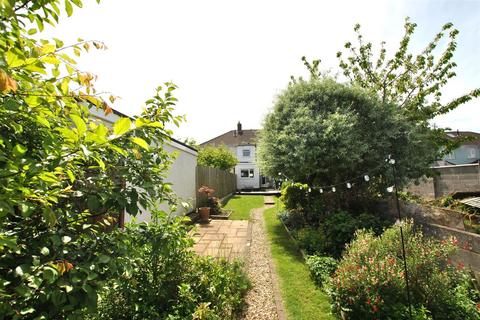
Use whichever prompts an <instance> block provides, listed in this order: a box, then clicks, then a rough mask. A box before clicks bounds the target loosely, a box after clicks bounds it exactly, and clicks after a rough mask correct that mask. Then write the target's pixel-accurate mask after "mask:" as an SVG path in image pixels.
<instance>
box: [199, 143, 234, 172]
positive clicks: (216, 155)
mask: <svg viewBox="0 0 480 320" xmlns="http://www.w3.org/2000/svg"><path fill="white" fill-rule="evenodd" d="M237 162H238V161H237V158H236V157H235V155H234V154H233V153H232V152H231V151H230V150H229V149H228V148H227V147H226V146H218V147H213V146H206V147H203V148H200V149H199V150H198V158H197V163H198V164H199V165H201V166H205V167H212V168H218V169H222V170H227V171H228V170H231V169H233V168H234V167H235V166H236V165H237Z"/></svg>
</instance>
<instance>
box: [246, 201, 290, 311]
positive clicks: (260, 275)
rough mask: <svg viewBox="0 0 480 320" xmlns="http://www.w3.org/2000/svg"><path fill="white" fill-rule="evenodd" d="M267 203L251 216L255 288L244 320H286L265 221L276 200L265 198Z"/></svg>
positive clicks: (249, 268)
mask: <svg viewBox="0 0 480 320" xmlns="http://www.w3.org/2000/svg"><path fill="white" fill-rule="evenodd" d="M264 202H265V204H266V205H264V206H263V207H262V208H257V209H253V210H252V212H251V216H250V221H251V224H252V240H251V245H250V251H249V254H248V257H247V261H246V266H247V274H248V276H249V278H250V281H251V282H252V289H251V290H250V291H249V292H248V293H247V296H246V299H245V301H246V309H245V313H244V317H243V319H245V320H254V319H255V320H284V319H286V317H285V311H284V308H283V304H282V298H281V295H280V290H279V287H278V281H277V277H276V273H275V270H274V265H273V261H272V255H271V253H270V245H269V242H268V238H267V233H266V230H265V223H264V220H263V212H264V211H265V209H267V208H270V207H272V205H271V204H272V203H275V202H274V200H273V197H265V200H264Z"/></svg>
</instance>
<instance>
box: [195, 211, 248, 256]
mask: <svg viewBox="0 0 480 320" xmlns="http://www.w3.org/2000/svg"><path fill="white" fill-rule="evenodd" d="M191 235H192V238H193V240H194V241H195V244H194V246H193V250H194V251H195V252H196V253H197V254H199V255H203V256H211V257H214V258H225V259H228V260H233V259H236V258H245V256H246V253H247V252H248V248H249V247H250V242H251V226H250V223H249V221H247V220H212V221H211V222H210V223H209V224H197V225H196V227H195V229H193V231H192V233H191Z"/></svg>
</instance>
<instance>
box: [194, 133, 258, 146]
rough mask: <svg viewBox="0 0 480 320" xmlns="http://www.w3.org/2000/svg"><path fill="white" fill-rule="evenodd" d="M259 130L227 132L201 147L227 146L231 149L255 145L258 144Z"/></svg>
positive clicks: (202, 144)
mask: <svg viewBox="0 0 480 320" xmlns="http://www.w3.org/2000/svg"><path fill="white" fill-rule="evenodd" d="M258 131H259V130H257V129H248V130H241V131H240V132H239V131H237V130H230V131H228V132H225V133H224V134H221V135H219V136H218V137H215V138H213V139H210V140H208V141H205V142H203V143H201V144H200V146H201V147H204V146H206V145H213V146H219V145H222V144H224V145H226V146H229V147H236V146H241V145H255V144H256V143H257V132H258Z"/></svg>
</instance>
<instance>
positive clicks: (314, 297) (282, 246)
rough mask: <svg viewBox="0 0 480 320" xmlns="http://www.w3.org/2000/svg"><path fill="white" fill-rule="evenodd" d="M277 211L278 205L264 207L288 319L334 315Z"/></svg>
mask: <svg viewBox="0 0 480 320" xmlns="http://www.w3.org/2000/svg"><path fill="white" fill-rule="evenodd" d="M276 213H277V212H276V208H270V209H268V210H266V211H265V213H264V217H265V223H266V228H267V233H268V238H269V240H270V250H271V252H272V256H273V260H274V263H275V266H276V271H277V276H278V279H279V282H280V290H281V293H282V297H283V301H284V305H285V308H286V311H287V316H288V319H289V320H307V319H308V320H312V319H313V320H314V319H335V318H334V317H333V316H332V315H331V314H330V303H329V300H328V297H327V295H326V294H325V293H324V292H322V291H321V290H320V289H318V288H317V287H316V286H315V284H314V283H313V282H312V280H311V279H310V272H309V270H308V268H307V266H306V265H305V262H304V261H303V258H302V256H301V254H300V252H299V250H298V248H297V247H296V246H295V244H294V243H293V242H292V241H291V239H290V238H289V236H288V233H287V232H286V231H285V229H284V227H283V225H282V224H281V223H280V221H279V220H278V218H277V214H276Z"/></svg>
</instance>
